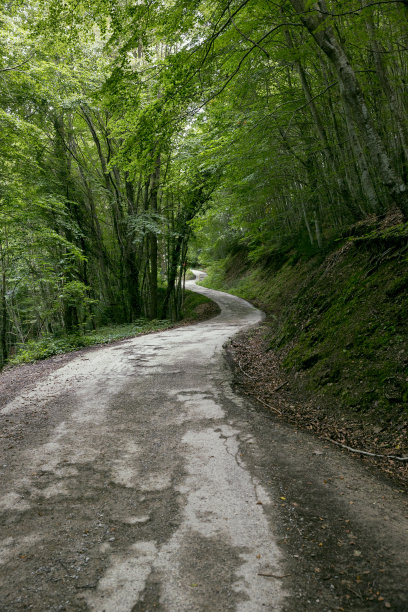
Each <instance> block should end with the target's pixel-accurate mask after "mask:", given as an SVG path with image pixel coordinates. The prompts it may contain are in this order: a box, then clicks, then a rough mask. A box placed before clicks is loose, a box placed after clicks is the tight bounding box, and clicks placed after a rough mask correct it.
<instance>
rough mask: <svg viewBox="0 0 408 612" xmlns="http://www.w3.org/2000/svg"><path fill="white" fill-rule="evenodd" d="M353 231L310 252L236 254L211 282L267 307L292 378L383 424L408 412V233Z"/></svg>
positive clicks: (273, 340)
mask: <svg viewBox="0 0 408 612" xmlns="http://www.w3.org/2000/svg"><path fill="white" fill-rule="evenodd" d="M402 229H405V228H401V227H398V229H397V230H395V231H393V230H388V231H387V232H384V231H382V232H375V231H374V230H371V231H370V232H369V233H367V234H366V235H365V236H363V237H360V236H359V237H358V239H355V238H354V237H351V238H350V237H347V238H345V239H344V240H342V241H341V242H336V243H333V244H332V245H331V248H329V249H327V251H326V253H325V256H324V257H322V256H321V255H320V256H314V257H312V258H311V259H303V260H302V259H296V258H295V257H293V256H289V257H287V259H286V261H285V263H283V264H282V265H281V266H280V267H278V268H276V266H274V265H273V264H272V265H268V266H266V267H263V266H261V265H259V264H258V265H257V266H254V265H253V264H252V265H251V264H249V263H248V261H247V260H246V257H245V254H243V253H241V254H239V253H235V254H234V255H233V256H230V257H229V258H227V259H226V260H224V261H222V262H217V263H216V264H214V265H213V266H212V267H211V268H210V270H209V276H208V277H207V278H206V279H205V284H206V286H211V287H213V288H217V289H223V290H224V291H229V292H230V293H233V294H235V295H238V296H240V297H243V298H245V299H247V300H249V301H252V302H253V303H255V304H256V305H257V306H259V307H260V308H262V309H263V310H265V311H266V313H267V315H268V317H267V322H268V326H269V334H268V342H269V348H270V350H273V351H275V352H276V353H277V354H278V355H279V357H280V360H281V364H282V367H283V368H284V369H286V370H287V371H288V373H291V374H292V375H293V380H294V384H295V386H296V385H297V386H298V387H299V388H300V389H303V390H304V392H305V393H306V395H307V394H308V395H309V396H310V397H312V396H313V397H314V398H315V399H316V401H320V400H322V401H325V402H326V403H327V404H328V405H331V406H332V407H333V408H334V409H338V408H340V409H345V410H349V411H352V412H353V413H354V414H355V415H361V417H362V418H364V419H369V420H375V421H376V422H377V423H379V422H380V423H384V424H386V423H387V422H389V421H392V420H393V419H399V418H400V417H401V416H403V417H404V418H406V417H407V416H408V265H407V249H408V241H407V235H406V233H405V235H404V232H403V231H402Z"/></svg>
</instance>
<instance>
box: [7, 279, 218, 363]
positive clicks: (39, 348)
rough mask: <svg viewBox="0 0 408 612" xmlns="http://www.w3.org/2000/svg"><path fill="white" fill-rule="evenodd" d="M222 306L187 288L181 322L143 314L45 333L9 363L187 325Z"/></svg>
mask: <svg viewBox="0 0 408 612" xmlns="http://www.w3.org/2000/svg"><path fill="white" fill-rule="evenodd" d="M218 312H219V309H218V307H217V306H216V304H214V302H212V301H211V300H209V299H208V298H207V297H205V296H204V295H201V294H198V293H194V292H193V291H186V297H185V301H184V316H183V319H182V320H181V321H179V322H176V323H175V322H174V321H169V320H167V319H164V320H153V321H151V320H149V319H144V318H140V319H137V320H136V321H133V322H132V323H126V324H122V325H106V326H104V327H99V328H98V329H96V330H94V331H85V332H84V333H75V334H67V335H63V336H53V335H44V336H42V337H41V338H39V339H37V340H29V341H28V342H26V343H24V344H21V345H20V346H19V347H18V349H17V352H16V354H15V355H14V356H12V357H11V358H10V359H9V360H8V364H7V365H19V364H21V363H33V362H34V361H38V360H40V359H47V358H48V357H52V356H53V355H61V354H63V353H70V352H72V351H76V350H79V349H82V348H84V347H88V346H95V345H98V344H109V343H111V342H116V341H118V340H125V339H127V338H134V337H135V336H141V335H143V334H149V333H152V332H156V331H162V330H165V329H171V328H173V327H178V326H179V325H184V324H186V323H194V322H198V321H203V320H205V319H209V318H211V317H213V316H214V315H216V314H218Z"/></svg>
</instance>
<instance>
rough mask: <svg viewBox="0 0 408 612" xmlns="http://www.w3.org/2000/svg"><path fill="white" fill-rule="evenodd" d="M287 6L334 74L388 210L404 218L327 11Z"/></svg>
mask: <svg viewBox="0 0 408 612" xmlns="http://www.w3.org/2000/svg"><path fill="white" fill-rule="evenodd" d="M290 3H291V4H292V6H293V8H294V9H295V11H296V12H297V13H298V14H299V16H300V19H301V21H302V23H303V24H304V25H305V27H306V28H307V30H308V31H309V32H310V34H311V35H312V36H313V38H314V39H315V41H316V43H317V44H318V45H319V47H320V48H321V50H322V51H323V53H325V55H326V56H327V57H328V59H329V60H330V62H331V63H332V64H333V66H334V68H335V70H336V73H337V76H338V79H339V86H340V93H341V96H342V98H343V100H344V102H345V104H346V105H347V106H348V107H349V109H350V111H351V113H352V116H353V119H354V122H355V124H356V126H357V128H358V130H359V132H360V134H361V136H362V138H363V139H364V144H365V147H364V148H366V149H367V151H369V152H370V154H371V157H372V159H373V161H374V163H375V164H376V166H377V172H378V174H379V177H380V178H381V181H382V183H383V184H384V186H385V188H386V191H387V192H388V203H387V204H388V207H390V206H391V205H392V204H394V203H396V204H397V205H398V206H400V208H401V209H402V210H403V211H404V214H405V215H408V192H407V185H406V184H405V183H404V181H403V179H402V177H400V176H398V174H397V172H396V171H395V169H394V168H393V167H392V165H391V161H390V159H389V156H388V153H387V151H386V149H385V147H384V145H383V143H382V141H381V138H380V136H379V134H378V133H377V131H376V129H375V127H374V124H373V121H372V119H371V116H370V112H369V109H368V106H367V103H366V100H365V97H364V94H363V91H362V88H361V86H360V83H359V81H358V79H357V75H356V73H355V70H354V69H353V67H352V66H351V63H350V61H349V59H348V57H347V55H346V52H345V50H344V49H343V47H342V45H341V43H340V41H339V40H338V38H337V36H336V34H335V32H334V30H333V28H332V27H331V26H330V25H325V22H326V17H325V16H324V13H327V12H328V11H327V8H326V4H325V2H324V0H319V1H318V2H317V3H315V6H316V8H317V9H318V11H316V12H315V13H314V12H310V10H307V9H308V7H306V3H305V1H304V0H290ZM322 13H323V14H322Z"/></svg>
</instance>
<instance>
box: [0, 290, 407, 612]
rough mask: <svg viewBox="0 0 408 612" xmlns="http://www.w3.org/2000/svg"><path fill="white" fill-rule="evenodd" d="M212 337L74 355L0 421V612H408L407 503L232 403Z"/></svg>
mask: <svg viewBox="0 0 408 612" xmlns="http://www.w3.org/2000/svg"><path fill="white" fill-rule="evenodd" d="M189 285H190V287H189V288H191V289H194V290H196V291H199V292H202V293H205V294H206V295H208V296H209V297H211V298H213V299H214V300H215V301H216V302H217V303H218V304H219V305H220V307H221V309H222V312H221V314H220V315H219V316H217V317H215V318H214V319H211V320H209V321H206V322H203V323H200V324H197V325H192V326H188V327H182V328H178V329H173V330H169V331H166V332H160V333H157V334H151V335H148V336H142V337H138V338H134V339H132V340H127V341H124V342H122V343H120V344H119V345H114V346H109V347H101V348H100V349H98V350H93V351H91V352H85V353H80V354H79V355H78V356H73V358H72V359H71V360H70V361H68V362H67V363H64V364H63V365H62V366H60V367H58V368H57V369H55V371H53V372H51V373H49V374H47V376H45V377H44V376H43V377H42V378H41V379H40V380H38V381H37V382H33V381H32V379H30V384H28V386H27V387H26V388H24V389H23V390H21V391H19V394H18V395H17V396H16V397H15V398H14V399H12V400H11V401H10V402H8V403H7V404H6V405H5V406H4V407H3V408H2V410H1V419H2V421H3V426H4V428H3V436H2V440H1V441H2V448H1V458H0V461H1V463H0V470H1V474H0V478H1V495H0V524H1V536H0V568H1V576H0V610H1V611H2V612H6V611H15V610H25V609H31V610H38V611H43V610H53V611H54V610H55V611H56V610H67V611H69V610H96V611H98V612H99V611H100V612H102V611H105V612H128V611H129V612H130V611H133V612H137V611H141V610H145V611H147V610H149V611H151V610H154V609H157V610H165V611H168V612H193V611H204V610H205V611H207V610H208V611H224V610H226V611H227V610H236V611H239V612H255V611H258V610H262V611H267V610H268V611H269V610H276V611H277V610H282V611H284V610H288V611H295V610H296V611H297V610H299V611H302V612H303V611H304V610H310V611H319V610H322V611H323V610H324V611H331V612H334V611H335V610H351V609H353V610H382V609H392V610H398V611H401V612H402V611H406V610H408V594H407V570H408V505H407V496H406V493H404V492H402V491H400V490H398V489H397V488H396V487H394V486H393V485H392V483H389V482H387V481H385V480H380V479H379V478H378V477H377V476H376V475H374V474H371V473H370V472H369V471H367V469H366V468H364V467H362V466H360V465H359V463H358V461H356V460H355V459H351V458H349V457H348V456H347V455H345V454H344V453H343V452H342V451H340V450H338V449H337V448H328V447H327V445H324V443H323V442H321V441H320V440H318V439H316V438H314V437H313V436H309V435H308V434H307V433H302V432H298V431H296V430H295V429H294V428H293V427H289V426H286V425H284V424H282V423H280V422H279V421H278V420H276V419H274V418H271V417H270V416H268V415H266V414H264V413H262V412H258V411H257V410H256V409H255V408H254V407H253V406H251V405H250V403H249V402H248V400H246V399H244V398H242V397H240V396H238V395H236V394H235V393H234V390H233V384H232V379H231V373H230V370H229V368H228V366H227V363H226V361H225V358H224V356H223V350H222V346H223V344H224V343H225V342H226V340H227V339H228V338H230V337H231V336H232V335H233V334H235V333H236V332H238V331H239V330H241V329H243V328H245V327H246V326H250V325H254V324H256V323H257V322H259V321H260V320H261V319H262V313H261V312H260V311H258V310H256V309H255V308H254V307H252V306H251V305H250V304H248V303H247V302H245V301H243V300H240V299H239V298H236V297H233V296H230V295H227V294H224V293H220V292H215V291H211V290H209V289H204V288H202V287H198V286H196V285H195V284H194V282H193V281H192V282H190V283H189Z"/></svg>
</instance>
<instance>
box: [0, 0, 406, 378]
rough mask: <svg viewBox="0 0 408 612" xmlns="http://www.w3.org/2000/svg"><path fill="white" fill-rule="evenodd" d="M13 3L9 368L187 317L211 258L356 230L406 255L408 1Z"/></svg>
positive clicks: (339, 237) (278, 258) (7, 133)
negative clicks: (76, 344)
mask: <svg viewBox="0 0 408 612" xmlns="http://www.w3.org/2000/svg"><path fill="white" fill-rule="evenodd" d="M0 19H1V21H0V45H1V60H0V62H1V66H0V76H1V83H2V86H1V93H0V121H1V139H0V149H1V154H0V173H1V175H0V273H1V279H0V364H1V366H4V365H5V364H6V363H7V361H8V360H10V358H12V357H13V355H15V353H16V351H18V350H20V349H21V347H23V346H25V345H27V343H29V342H31V341H38V340H40V339H42V338H58V337H62V336H69V335H71V336H76V337H80V336H81V334H84V333H85V331H86V330H92V329H97V328H99V327H100V326H103V325H109V324H123V323H128V322H132V321H139V320H142V319H148V320H171V321H175V320H178V319H180V318H181V317H182V316H183V279H184V278H185V275H186V271H187V269H188V267H189V266H190V265H191V263H197V261H198V262H203V261H204V263H211V262H214V261H217V260H218V261H220V260H223V259H224V258H226V257H227V256H230V255H234V254H236V253H238V252H239V253H241V254H243V255H242V257H244V259H245V262H246V264H245V265H246V266H248V265H249V266H255V267H256V266H265V265H270V266H272V267H273V266H275V268H276V266H277V267H279V266H281V265H282V262H285V261H287V260H288V258H292V261H298V260H299V258H304V259H305V258H306V259H308V258H309V259H310V258H311V257H315V256H317V257H319V254H322V255H327V253H328V251H330V249H332V250H333V245H339V244H341V245H342V246H343V248H344V247H345V246H347V245H348V244H349V242H348V241H350V240H354V241H356V240H359V241H360V242H362V243H364V244H366V243H370V244H371V243H375V244H376V245H377V247H378V245H380V246H379V247H378V249H379V251H378V253H377V252H376V253H377V254H376V257H377V259H378V256H381V257H383V256H384V253H385V254H390V253H391V254H392V255H393V256H394V255H395V253H396V249H397V250H398V262H399V266H400V268H399V269H402V267H403V265H404V262H405V266H406V255H405V256H404V248H405V247H406V245H407V236H408V225H407V223H406V222H407V215H408V165H407V164H408V121H407V113H406V107H407V98H408V92H407V82H408V64H407V61H406V57H407V55H406V53H407V50H408V1H407V0H382V1H370V0H348V1H347V2H335V1H334V0H318V1H317V2H315V1H313V0H278V1H277V2H274V1H271V0H225V1H220V0H146V1H145V0H41V1H36V0H29V1H27V0H9V1H3V2H2V6H1V18H0ZM339 241H341V242H339ZM377 247H376V248H377ZM402 286H403V287H404V286H405V285H402ZM396 291H397V293H395V295H397V294H398V291H399V290H396Z"/></svg>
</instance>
